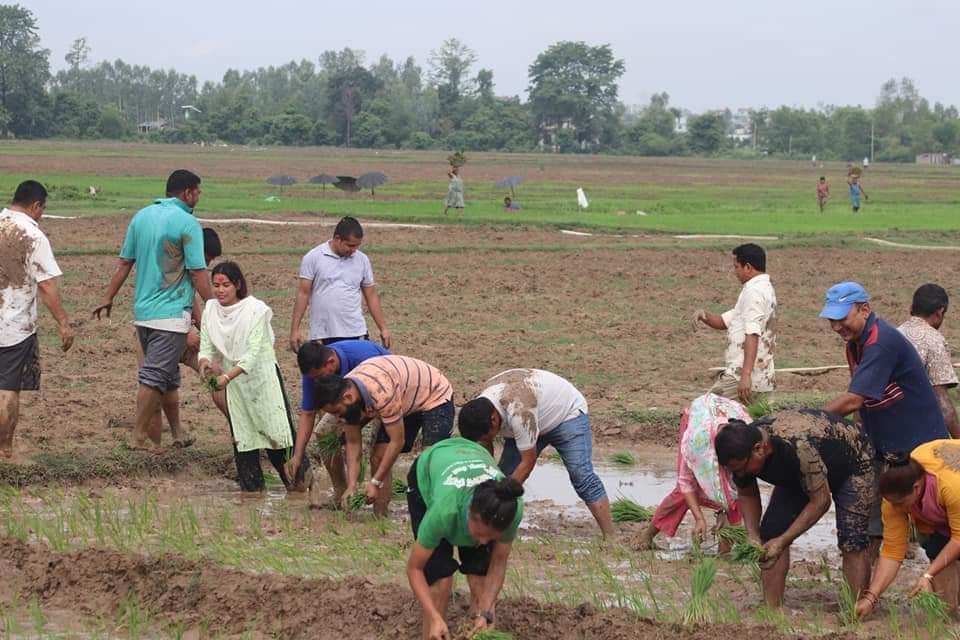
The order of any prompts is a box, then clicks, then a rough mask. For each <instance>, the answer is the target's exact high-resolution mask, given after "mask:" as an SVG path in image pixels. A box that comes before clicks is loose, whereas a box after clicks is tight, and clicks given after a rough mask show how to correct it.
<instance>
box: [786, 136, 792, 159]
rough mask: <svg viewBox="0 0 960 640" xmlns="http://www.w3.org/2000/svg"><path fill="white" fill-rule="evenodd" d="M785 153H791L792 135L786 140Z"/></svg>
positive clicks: (790, 154) (789, 154)
mask: <svg viewBox="0 0 960 640" xmlns="http://www.w3.org/2000/svg"><path fill="white" fill-rule="evenodd" d="M787 155H788V156H792V155H793V136H792V135H791V136H790V138H789V139H788V141H787Z"/></svg>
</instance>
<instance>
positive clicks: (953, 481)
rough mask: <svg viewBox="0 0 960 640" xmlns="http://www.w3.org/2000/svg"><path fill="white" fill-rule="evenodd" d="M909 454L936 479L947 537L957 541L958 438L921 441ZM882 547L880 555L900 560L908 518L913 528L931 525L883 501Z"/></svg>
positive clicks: (929, 529)
mask: <svg viewBox="0 0 960 640" xmlns="http://www.w3.org/2000/svg"><path fill="white" fill-rule="evenodd" d="M910 457H911V458H913V459H914V460H916V461H917V462H919V463H920V466H922V467H923V469H924V470H925V471H926V472H927V473H928V474H930V475H932V476H934V477H935V478H936V479H937V503H938V504H939V505H940V506H941V507H943V509H944V510H945V511H946V513H947V522H948V523H949V526H950V539H951V540H953V541H954V542H956V543H958V544H960V440H934V441H932V442H928V443H926V444H922V445H920V446H919V447H917V448H916V449H914V450H913V452H911V453H910ZM882 510H883V546H882V547H881V548H880V557H881V558H888V559H890V560H896V561H897V562H902V561H903V559H904V557H906V555H907V542H908V540H909V536H910V520H911V519H912V520H913V521H914V525H915V526H916V527H917V531H919V532H920V533H926V534H930V533H933V532H934V531H935V528H934V526H933V525H932V524H931V523H929V522H926V521H924V520H922V519H920V518H916V517H914V516H913V515H912V514H911V513H910V510H909V509H900V508H897V507H895V506H893V504H892V503H890V502H889V501H888V500H886V499H885V500H884V501H883V505H882Z"/></svg>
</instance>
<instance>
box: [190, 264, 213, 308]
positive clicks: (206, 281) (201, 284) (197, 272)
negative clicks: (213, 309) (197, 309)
mask: <svg viewBox="0 0 960 640" xmlns="http://www.w3.org/2000/svg"><path fill="white" fill-rule="evenodd" d="M207 273H208V272H207V270H206V269H191V270H190V280H192V281H193V290H194V291H195V292H196V294H197V295H198V296H200V299H201V300H203V301H204V302H206V301H207V300H209V299H210V298H212V297H213V289H211V287H210V277H209V276H208V275H207Z"/></svg>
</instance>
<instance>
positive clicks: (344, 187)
mask: <svg viewBox="0 0 960 640" xmlns="http://www.w3.org/2000/svg"><path fill="white" fill-rule="evenodd" d="M333 186H335V187H336V188H337V189H340V190H341V191H348V192H353V191H360V186H359V185H357V179H356V178H354V177H353V176H337V181H336V182H334V183H333Z"/></svg>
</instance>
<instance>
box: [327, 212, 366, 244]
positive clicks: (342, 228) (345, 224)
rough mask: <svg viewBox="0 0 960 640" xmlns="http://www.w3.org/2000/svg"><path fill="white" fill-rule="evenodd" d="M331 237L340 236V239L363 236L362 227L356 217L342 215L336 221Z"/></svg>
mask: <svg viewBox="0 0 960 640" xmlns="http://www.w3.org/2000/svg"><path fill="white" fill-rule="evenodd" d="M333 237H334V238H340V239H341V240H349V239H350V238H363V227H361V226H360V221H359V220H357V219H356V218H353V217H351V216H344V217H342V218H340V222H338V223H337V226H336V227H335V228H334V230H333Z"/></svg>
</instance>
